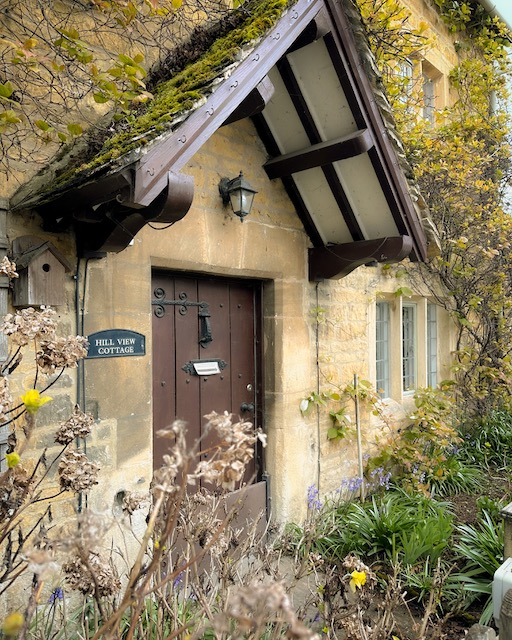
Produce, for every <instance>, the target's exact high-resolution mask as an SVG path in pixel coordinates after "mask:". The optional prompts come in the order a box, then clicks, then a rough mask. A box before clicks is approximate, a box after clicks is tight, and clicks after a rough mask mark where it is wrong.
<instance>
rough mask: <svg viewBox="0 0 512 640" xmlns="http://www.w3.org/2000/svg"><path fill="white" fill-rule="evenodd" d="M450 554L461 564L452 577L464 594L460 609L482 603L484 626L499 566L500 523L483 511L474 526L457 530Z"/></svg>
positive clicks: (488, 617) (501, 548)
mask: <svg viewBox="0 0 512 640" xmlns="http://www.w3.org/2000/svg"><path fill="white" fill-rule="evenodd" d="M454 551H455V553H456V554H457V556H458V557H459V558H460V559H461V560H462V562H463V566H462V569H461V570H460V571H459V572H457V573H455V574H454V575H453V576H452V580H453V581H455V582H458V583H459V584H460V585H461V587H462V589H463V591H464V592H465V594H466V597H465V599H464V601H463V608H467V607H469V606H470V605H471V604H472V603H473V602H474V601H475V600H476V599H482V600H483V603H484V604H483V611H482V615H481V617H480V622H481V623H482V624H487V623H488V622H489V621H490V620H491V617H492V598H491V594H492V580H493V576H494V573H495V571H496V570H497V569H498V568H499V567H500V565H501V563H502V562H503V523H502V522H501V521H496V520H495V519H493V518H492V517H491V516H490V515H489V513H487V511H483V513H482V516H481V518H480V520H479V521H478V522H477V523H476V524H475V525H469V524H462V525H459V526H458V527H457V540H456V542H455V545H454Z"/></svg>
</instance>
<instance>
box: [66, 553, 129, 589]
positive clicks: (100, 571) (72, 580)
mask: <svg viewBox="0 0 512 640" xmlns="http://www.w3.org/2000/svg"><path fill="white" fill-rule="evenodd" d="M62 568H63V570H64V574H65V576H66V582H67V583H68V585H69V586H70V588H71V589H73V590H75V591H80V592H81V593H83V594H84V595H95V596H96V597H111V596H115V595H116V594H117V593H118V592H119V589H120V588H121V582H120V580H119V578H118V576H117V572H116V571H115V569H114V567H113V566H112V563H111V562H109V561H108V560H104V559H102V558H101V557H100V556H99V555H98V554H97V553H94V552H93V551H90V552H89V554H88V557H87V558H86V560H85V561H83V560H82V558H80V557H76V558H72V559H71V560H70V561H69V562H66V563H65V564H64V565H63V567H62Z"/></svg>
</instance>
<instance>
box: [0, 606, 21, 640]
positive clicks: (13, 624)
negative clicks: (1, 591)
mask: <svg viewBox="0 0 512 640" xmlns="http://www.w3.org/2000/svg"><path fill="white" fill-rule="evenodd" d="M24 622H25V619H24V617H23V614H22V613H20V612H19V611H14V612H13V613H10V614H9V615H8V616H7V618H6V619H5V620H4V623H3V625H2V631H3V632H4V634H5V635H6V636H7V637H10V638H12V637H13V636H17V635H18V633H19V632H20V631H21V629H22V628H23V623H24Z"/></svg>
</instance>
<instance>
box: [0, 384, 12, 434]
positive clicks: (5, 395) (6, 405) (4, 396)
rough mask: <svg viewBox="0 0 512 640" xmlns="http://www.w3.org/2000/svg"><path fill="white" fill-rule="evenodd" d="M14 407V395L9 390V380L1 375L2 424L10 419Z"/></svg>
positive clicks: (0, 414) (0, 405)
mask: <svg viewBox="0 0 512 640" xmlns="http://www.w3.org/2000/svg"><path fill="white" fill-rule="evenodd" d="M11 409H12V396H11V394H10V391H9V381H8V380H7V378H5V377H4V376H0V424H1V423H3V422H5V421H6V420H8V419H9V417H8V416H9V413H10V411H11Z"/></svg>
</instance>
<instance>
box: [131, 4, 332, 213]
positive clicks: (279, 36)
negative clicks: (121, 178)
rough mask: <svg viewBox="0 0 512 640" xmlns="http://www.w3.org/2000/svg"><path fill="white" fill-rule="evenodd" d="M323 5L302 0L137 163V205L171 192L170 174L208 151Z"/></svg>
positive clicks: (135, 196)
mask: <svg viewBox="0 0 512 640" xmlns="http://www.w3.org/2000/svg"><path fill="white" fill-rule="evenodd" d="M321 6H322V3H321V2H320V0H298V1H297V3H296V4H295V5H293V6H292V7H291V8H290V9H289V10H288V11H287V12H286V13H285V14H284V15H283V17H282V18H281V19H280V20H279V21H278V23H277V24H276V25H275V27H274V28H273V29H271V30H270V31H269V33H268V34H267V36H266V37H265V38H263V39H262V40H261V42H260V43H259V44H258V46H257V47H256V49H255V50H254V51H253V52H252V53H251V54H250V55H249V56H248V57H247V58H246V59H245V60H244V62H243V63H242V64H240V65H239V66H238V68H237V69H235V70H234V71H233V73H232V74H231V75H230V77H229V80H226V81H225V82H223V83H222V84H221V85H220V86H219V87H218V89H217V90H216V91H215V92H214V93H213V94H212V95H210V96H209V97H208V100H207V101H206V103H205V104H204V105H203V106H202V107H199V108H198V109H196V110H195V111H194V112H193V113H192V114H191V115H190V116H189V117H188V118H187V119H186V120H185V121H184V122H183V123H181V125H180V126H179V128H178V129H177V130H176V131H175V132H173V134H171V135H170V136H169V137H167V138H166V139H165V140H162V141H161V142H160V143H159V144H158V145H155V146H154V147H153V148H152V149H150V150H149V151H148V152H147V153H146V154H145V155H144V156H143V157H142V158H141V159H140V161H139V162H138V163H137V167H136V170H135V172H136V177H135V193H134V202H137V203H139V204H141V205H147V204H149V203H150V202H151V201H152V200H153V199H154V198H156V196H157V195H158V194H159V193H160V192H161V191H162V189H163V188H164V187H165V184H166V179H165V176H166V174H167V172H168V171H169V170H171V169H172V170H173V171H175V172H177V171H179V170H180V169H182V167H184V166H185V165H186V163H187V162H188V161H189V159H190V158H191V157H192V156H193V155H194V154H195V153H196V152H197V151H198V150H199V149H200V148H201V147H202V146H203V144H204V143H205V141H206V140H208V138H209V137H210V136H211V135H212V134H213V133H214V132H215V131H216V130H217V129H218V128H219V127H220V126H221V125H222V123H223V122H225V121H226V119H227V118H228V117H229V115H230V113H231V111H233V110H234V108H236V104H239V103H241V102H242V101H243V100H244V99H245V98H246V96H248V95H249V93H250V92H251V91H252V90H253V89H254V88H255V87H256V86H258V84H259V83H260V82H261V80H262V79H263V78H264V77H265V75H266V74H267V73H268V71H269V70H270V69H271V68H272V67H273V66H274V64H276V62H277V61H278V60H279V58H281V57H282V56H283V55H284V53H285V52H286V51H287V49H289V47H291V46H292V44H293V43H294V42H295V40H296V39H297V37H298V36H299V35H300V33H302V31H303V30H304V29H305V28H306V27H307V25H308V24H309V23H310V22H311V21H312V20H313V19H314V18H315V16H316V14H317V13H318V12H319V10H320V8H321Z"/></svg>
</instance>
